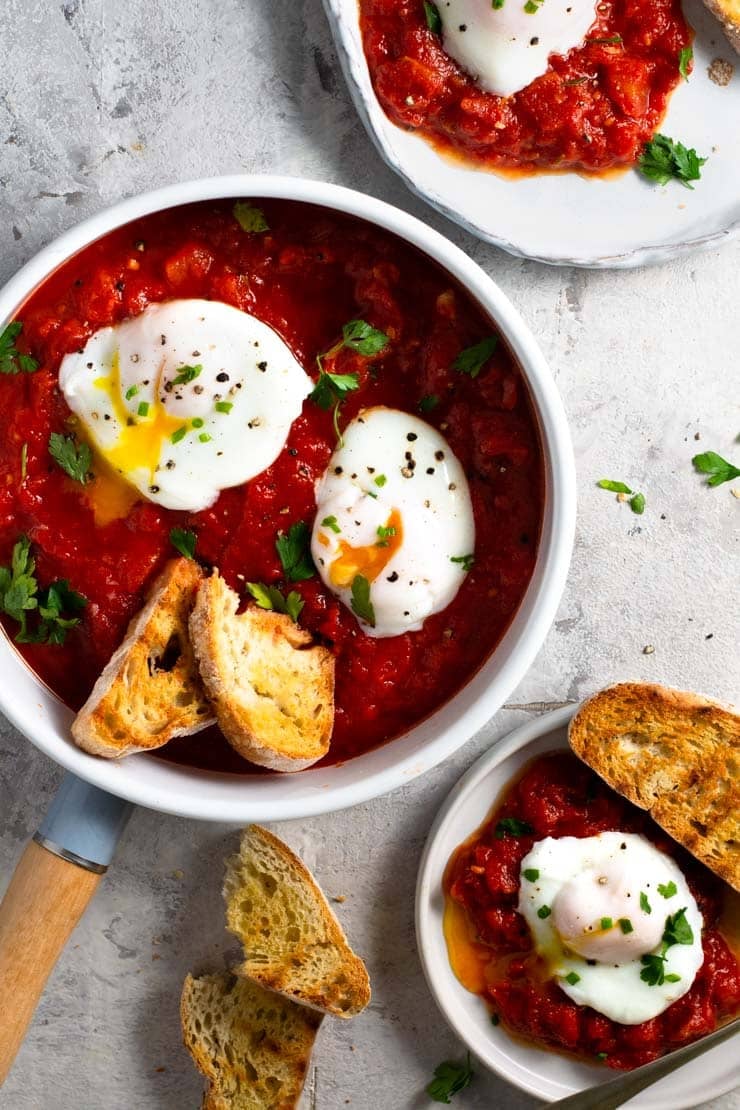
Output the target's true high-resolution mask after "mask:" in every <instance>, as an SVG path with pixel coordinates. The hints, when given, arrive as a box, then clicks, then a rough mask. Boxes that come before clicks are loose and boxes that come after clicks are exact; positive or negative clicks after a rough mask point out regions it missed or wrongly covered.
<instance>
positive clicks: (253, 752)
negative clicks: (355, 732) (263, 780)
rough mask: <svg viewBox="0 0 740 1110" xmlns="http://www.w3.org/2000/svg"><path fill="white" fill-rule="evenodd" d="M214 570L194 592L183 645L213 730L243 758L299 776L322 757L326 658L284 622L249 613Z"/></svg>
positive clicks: (329, 658) (329, 691)
mask: <svg viewBox="0 0 740 1110" xmlns="http://www.w3.org/2000/svg"><path fill="white" fill-rule="evenodd" d="M238 606H239V598H238V597H237V595H236V594H235V593H234V591H233V590H232V589H230V587H229V586H227V585H226V583H225V582H224V580H223V578H221V577H220V575H219V573H218V571H214V573H213V575H212V576H211V577H210V578H208V579H206V580H205V581H204V582H203V583H202V584H201V586H200V588H199V590H198V596H197V599H196V602H195V607H194V609H193V612H192V615H191V617H190V638H191V641H192V644H193V648H194V650H195V655H196V658H197V660H198V664H199V667H200V673H201V676H202V678H203V682H204V684H205V687H206V690H207V691H208V694H209V695H210V697H211V699H212V700H213V703H214V705H215V707H216V715H217V717H218V723H219V726H220V728H221V731H222V732H223V734H224V736H225V737H226V739H227V740H228V741H229V743H230V744H231V746H232V747H233V748H235V749H236V751H238V752H239V754H240V755H242V756H243V757H244V758H245V759H248V760H250V761H251V762H252V763H258V764H260V766H262V767H269V768H270V769H271V770H273V771H301V770H303V769H304V768H305V767H310V766H311V764H312V763H315V762H316V761H317V760H318V759H321V757H322V756H323V755H326V753H327V751H328V750H329V743H330V740H331V733H332V729H333V727H334V656H333V655H332V653H331V652H330V651H328V650H327V649H326V648H324V647H321V646H319V645H318V644H314V643H313V640H312V637H311V635H310V634H309V633H308V632H306V631H305V630H304V629H302V628H299V627H298V625H297V624H295V623H294V622H293V621H292V620H291V619H290V617H288V616H286V615H284V614H282V613H273V612H269V611H265V610H263V609H259V608H257V607H256V606H250V608H248V609H247V610H246V611H245V612H244V613H242V614H240V615H237V609H238Z"/></svg>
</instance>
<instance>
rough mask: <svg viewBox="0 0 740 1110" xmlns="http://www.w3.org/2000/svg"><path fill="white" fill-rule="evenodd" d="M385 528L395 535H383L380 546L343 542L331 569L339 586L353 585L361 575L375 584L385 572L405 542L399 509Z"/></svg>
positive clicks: (376, 544) (331, 574)
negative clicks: (364, 545)
mask: <svg viewBox="0 0 740 1110" xmlns="http://www.w3.org/2000/svg"><path fill="white" fill-rule="evenodd" d="M385 527H386V528H387V529H393V533H392V534H391V535H387V536H379V537H378V540H377V542H376V543H373V544H369V545H368V546H367V547H351V546H350V544H348V543H345V542H344V540H340V541H339V554H338V555H337V557H336V558H335V559H334V561H333V562H332V564H331V566H330V567H329V577H330V578H331V580H332V582H333V583H334V585H335V586H350V585H351V584H352V582H354V580H355V578H356V576H357V575H358V574H361V575H362V577H363V578H366V579H367V580H368V582H374V581H375V579H376V578H377V577H378V575H379V574H381V573H382V571H383V570H384V569H385V567H386V566H387V565H388V563H389V562H390V561H391V559H392V558H393V556H394V555H395V554H396V552H397V551H398V549H399V547H400V546H401V544H402V543H403V527H402V523H401V514H400V513H399V511H398V509H393V511H392V512H391V515H390V516H389V517H388V520H387V521H386V524H385Z"/></svg>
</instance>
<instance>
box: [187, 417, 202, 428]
mask: <svg viewBox="0 0 740 1110" xmlns="http://www.w3.org/2000/svg"><path fill="white" fill-rule="evenodd" d="M190 423H191V424H192V425H193V427H194V428H202V427H203V421H202V420H201V418H200V417H199V416H195V417H194V418H193V419H192V420H191V421H190Z"/></svg>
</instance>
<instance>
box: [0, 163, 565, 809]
mask: <svg viewBox="0 0 740 1110" xmlns="http://www.w3.org/2000/svg"><path fill="white" fill-rule="evenodd" d="M238 197H252V198H263V199H281V200H293V201H299V202H303V203H306V204H313V205H317V206H319V207H324V208H329V209H332V210H334V211H337V212H340V213H345V214H348V215H351V216H355V217H357V218H358V219H363V220H367V221H369V222H370V223H373V224H375V225H377V226H378V227H380V228H383V229H385V230H387V231H390V232H392V233H393V234H395V235H397V236H398V237H399V238H401V239H403V240H405V241H406V242H407V243H410V244H412V245H413V246H415V247H416V248H417V249H418V250H419V251H421V252H422V253H423V254H425V255H427V256H428V257H429V258H431V259H432V260H433V261H434V262H436V263H437V264H439V265H440V266H441V267H442V268H443V269H444V270H446V271H447V272H448V273H449V274H450V275H451V276H452V277H453V278H455V279H456V280H457V281H458V282H459V283H460V284H461V285H462V286H463V288H464V289H465V290H466V291H467V292H468V294H469V295H470V296H472V297H473V298H474V300H476V301H477V302H478V304H479V305H480V307H481V308H482V309H483V310H484V311H485V312H486V313H487V314H488V315H489V316H490V317H491V318H492V320H493V321H494V323H495V325H496V327H497V328H498V329H499V330H500V331H501V333H502V335H503V336H504V338H505V340H506V342H507V344H508V346H509V348H510V350H511V352H512V354H513V356H514V358H515V359H516V361H517V363H518V364H519V367H520V369H521V372H522V375H523V377H524V379H525V381H526V383H527V387H528V390H529V394H530V397H531V401H532V405H533V409H534V412H535V416H536V419H537V423H538V426H539V432H540V438H541V442H542V449H543V455H544V461H545V510H544V519H543V524H542V532H541V536H540V542H539V548H538V556H537V563H536V566H535V571H534V574H533V576H532V579H531V581H530V583H529V586H528V588H527V591H526V593H525V596H524V598H523V599H522V602H521V604H520V606H519V609H518V611H517V613H516V615H515V617H514V619H513V621H512V623H511V625H510V626H509V629H508V630H507V632H506V634H505V636H504V637H503V639H502V641H501V642H500V644H499V645H498V647H497V648H496V650H495V652H494V653H493V655H492V656H491V657H489V659H488V660H487V661H486V662H485V663H484V664H483V666H482V667H481V669H480V670H479V671H478V672H477V673H476V674H475V675H474V676H473V677H472V678H471V679H470V681H469V682H468V683H467V684H466V686H465V687H464V688H463V689H462V690H461V691H459V692H458V693H457V694H456V695H455V696H454V697H453V698H452V699H451V700H450V701H448V702H447V703H446V704H445V705H443V706H442V707H440V709H438V710H437V711H436V712H435V713H434V714H432V716H431V717H429V718H428V719H427V720H425V721H422V722H420V723H419V724H417V725H415V726H414V727H413V728H412V729H410V730H409V731H408V732H407V733H405V734H404V735H403V736H401V737H398V738H397V739H395V740H393V741H390V742H389V743H388V744H386V745H384V746H382V747H380V748H376V749H374V750H373V751H371V752H368V753H366V754H365V755H361V756H357V757H355V758H353V759H351V760H348V761H346V762H344V763H340V764H336V765H334V766H331V767H322V768H318V769H314V768H312V769H309V770H307V771H302V772H300V773H298V774H296V775H282V776H279V775H259V776H254V777H251V776H240V775H227V774H223V773H218V772H208V771H202V770H198V769H195V768H191V767H186V766H184V765H180V764H175V763H169V762H167V761H165V760H161V759H152V758H151V756H150V755H135V756H130V757H128V758H127V759H126V760H120V761H105V760H102V759H99V758H97V757H94V756H90V755H88V754H87V753H86V752H83V751H82V750H80V749H79V748H77V747H76V746H75V745H74V743H73V742H72V741H71V739H69V725H70V722H71V720H72V714H71V712H70V711H69V710H68V709H67V708H66V707H65V706H63V704H62V703H61V702H60V701H59V699H58V698H57V697H56V696H55V695H53V694H51V693H50V692H49V691H48V689H47V688H46V687H45V686H43V684H42V683H41V682H40V680H39V679H38V678H37V677H36V675H35V674H34V673H33V672H32V671H31V669H30V668H29V667H28V666H27V664H26V663H25V662H24V661H23V660H22V659H21V657H20V655H19V654H18V653H17V652H16V650H15V648H14V647H13V646H12V644H11V642H10V640H9V639H8V638H7V636H2V637H0V668H2V670H3V671H4V673H5V674H6V676H7V678H6V681H5V682H4V683H3V684H2V687H1V688H0V710H2V712H3V713H4V714H5V716H6V717H7V718H8V719H9V720H10V721H11V722H12V724H14V725H15V726H16V728H18V729H19V730H20V731H21V732H22V733H24V735H26V736H27V737H28V738H29V739H30V740H31V742H32V743H33V744H35V746H36V747H37V748H39V749H40V750H41V751H42V752H44V753H45V754H46V755H48V756H50V758H52V759H53V760H55V761H56V762H57V763H59V764H60V765H61V766H63V767H65V768H66V769H67V770H69V771H72V772H73V773H74V774H76V775H78V776H79V777H80V778H82V779H85V780H86V781H88V782H90V783H92V784H93V785H95V786H98V787H101V788H102V789H104V790H108V791H110V792H111V793H113V794H117V795H118V796H119V797H122V798H125V799H127V800H129V801H131V802H135V803H137V804H139V805H143V806H146V807H148V808H150V809H156V810H160V811H161V812H164V813H171V814H177V815H179V816H183V817H194V818H199V819H202V820H217V821H227V822H243V821H245V820H257V821H260V820H262V821H269V820H273V821H277V820H286V819H292V818H305V817H311V816H316V815H318V814H322V813H329V812H332V811H334V810H338V809H344V808H346V807H348V806H352V805H357V804H359V803H360V802H364V801H368V800H369V799H371V798H374V797H377V796H379V795H381V794H385V793H388V792H389V791H391V790H394V789H396V788H397V787H399V786H401V785H403V784H404V783H406V782H410V781H411V780H412V779H413V778H416V777H417V776H418V775H420V774H422V773H424V772H425V771H427V770H429V769H430V768H431V767H434V766H435V765H436V764H438V763H440V762H441V761H442V760H443V759H445V758H446V757H447V756H449V755H450V754H452V752H454V751H456V750H457V749H458V748H460V747H461V746H462V745H463V744H464V743H466V741H468V740H469V739H470V738H471V737H472V736H473V735H474V734H475V733H476V732H477V731H478V730H479V729H480V728H481V727H482V726H483V725H485V724H486V722H487V721H488V720H490V718H491V717H492V716H493V715H494V713H495V712H496V711H497V710H498V709H499V708H500V707H501V705H502V704H503V703H504V701H505V700H506V698H507V697H508V695H509V694H510V693H511V691H512V690H513V689H514V687H515V686H516V685H517V684H518V683H519V682H520V681H521V679H522V678H523V677H524V675H525V673H526V672H527V670H528V669H529V667H530V666H531V664H532V662H533V660H534V657H535V655H536V654H537V652H538V651H539V649H540V647H541V645H542V642H543V641H544V639H545V636H546V634H547V632H548V629H549V627H550V625H551V623H552V621H553V619H554V616H555V612H556V609H557V606H558V603H559V601H560V597H561V595H562V592H563V588H564V586H565V581H566V577H567V573H568V567H569V563H570V556H571V551H572V547H573V539H574V532H575V513H576V478H575V463H574V458H573V449H572V445H571V440H570V433H569V430H568V424H567V419H566V416H565V411H564V408H563V404H562V401H561V399H560V396H559V394H558V391H557V388H556V386H555V382H554V380H553V377H552V375H551V373H550V370H549V368H548V366H547V363H546V362H545V359H544V356H543V355H542V353H541V351H540V349H539V347H538V345H537V343H536V341H535V339H534V336H533V335H532V333H531V331H530V330H529V328H528V326H527V325H526V324H525V323H524V321H523V320H522V318H521V316H520V314H519V312H518V311H517V310H516V309H515V308H514V306H513V304H512V303H511V301H510V300H509V299H508V297H507V296H506V295H505V294H504V293H503V292H502V290H501V289H499V287H498V286H497V285H496V284H495V282H494V281H493V280H492V279H491V278H490V277H488V275H487V274H486V273H484V271H483V270H482V269H481V268H480V267H479V266H478V264H477V263H475V262H473V260H472V259H470V258H469V257H468V256H467V255H466V254H464V253H463V251H461V250H460V249H459V248H458V247H456V246H455V245H454V244H452V243H450V242H449V241H448V240H447V239H445V238H444V237H443V236H442V235H440V234H439V233H438V232H436V231H434V230H433V229H431V228H429V227H427V226H426V224H424V223H422V221H421V220H418V219H416V217H414V216H410V215H408V214H407V213H406V212H403V211H401V210H400V209H398V208H394V207H393V206H392V205H389V204H386V203H385V202H384V201H380V200H377V199H375V198H374V197H369V196H366V195H365V194H363V193H359V192H356V191H355V190H352V189H347V188H344V187H342V186H339V185H331V184H327V183H325V182H321V181H313V180H306V179H300V178H291V177H283V176H273V175H265V176H262V175H259V174H254V175H232V176H226V177H215V178H205V179H197V180H192V181H186V182H181V183H178V184H174V185H168V186H165V187H163V188H160V189H157V190H154V191H152V192H148V193H144V194H141V195H139V196H135V197H131V198H129V199H127V200H123V201H121V202H119V203H117V204H115V205H114V206H112V207H111V208H108V209H106V210H105V211H103V212H100V213H98V214H97V215H95V216H92V217H91V218H89V219H87V220H85V221H84V222H83V223H81V224H79V225H77V226H76V227H74V228H72V229H71V230H69V231H66V232H65V233H64V234H62V235H61V236H60V237H59V238H58V239H56V240H54V242H52V243H51V244H49V245H48V246H47V247H45V248H43V249H42V250H41V251H40V252H39V253H38V254H37V255H35V256H34V257H33V258H32V259H31V260H30V261H29V262H27V263H26V265H25V266H24V267H23V268H22V269H21V270H20V271H19V272H18V273H17V274H16V275H15V276H14V277H13V278H11V279H10V281H9V282H8V283H7V284H6V285H5V287H4V288H3V289H2V290H0V323H2V322H4V321H5V320H7V319H8V318H10V317H11V316H12V315H13V313H14V312H15V311H16V310H17V308H18V307H19V306H20V305H21V304H22V302H23V301H24V300H25V299H26V298H27V296H28V295H29V294H30V292H31V291H32V290H33V289H35V288H36V287H37V286H38V285H39V284H40V283H41V282H42V281H43V280H44V279H45V278H46V277H47V276H49V275H50V274H51V273H52V272H53V271H54V270H55V269H56V268H57V267H58V266H60V265H61V264H62V263H63V262H65V261H66V260H67V259H68V258H70V257H71V256H72V255H73V254H75V253H77V252H78V251H80V250H81V249H83V248H84V247H86V246H87V245H89V244H90V243H92V242H94V241H95V240H97V239H100V238H101V237H102V236H104V235H106V234H107V233H108V232H110V231H112V230H113V229H115V228H117V227H120V226H122V225H123V224H127V223H130V222H131V221H132V220H136V219H138V218H140V217H142V216H146V215H149V214H151V213H154V212H159V211H163V210H165V209H169V208H176V207H179V206H181V205H185V204H192V203H196V202H198V201H207V200H224V199H231V198H238Z"/></svg>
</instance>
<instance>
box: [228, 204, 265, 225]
mask: <svg viewBox="0 0 740 1110" xmlns="http://www.w3.org/2000/svg"><path fill="white" fill-rule="evenodd" d="M233 213H234V219H235V220H236V222H237V223H238V224H239V227H240V228H241V229H242V231H269V230H270V225H269V224H268V222H267V220H266V218H265V213H264V212H263V211H262V209H261V208H257V207H256V206H255V205H254V204H250V202H249V201H248V200H238V201H237V202H236V204H235V205H234V208H233Z"/></svg>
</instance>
